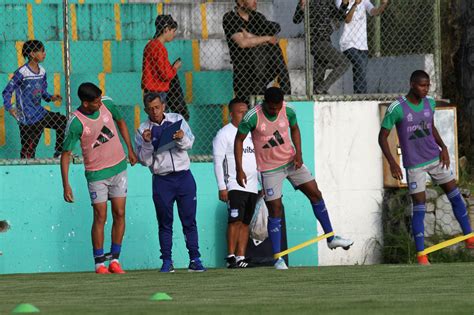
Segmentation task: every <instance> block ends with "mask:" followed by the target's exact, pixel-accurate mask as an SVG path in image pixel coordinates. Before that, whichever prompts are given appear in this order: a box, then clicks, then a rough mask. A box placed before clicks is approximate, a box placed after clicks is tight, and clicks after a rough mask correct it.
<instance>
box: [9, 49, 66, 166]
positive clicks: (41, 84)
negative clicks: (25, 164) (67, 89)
mask: <svg viewBox="0 0 474 315" xmlns="http://www.w3.org/2000/svg"><path fill="white" fill-rule="evenodd" d="M21 54H22V55H23V57H25V58H28V62H27V63H25V64H24V65H23V66H21V67H20V68H18V69H17V70H16V71H15V73H14V74H13V77H12V79H11V80H10V82H8V84H7V86H6V87H5V90H3V93H2V95H3V104H4V106H5V110H7V111H8V112H9V113H10V114H11V115H12V116H13V118H15V120H16V121H17V122H18V127H19V128H20V140H21V151H20V158H22V159H34V158H35V155H36V147H37V146H38V142H39V140H40V138H41V135H42V134H43V131H44V129H45V128H50V129H55V130H56V144H55V146H54V149H55V151H54V155H53V157H54V158H57V157H59V156H60V155H61V152H62V145H63V141H64V130H65V129H66V124H67V118H66V116H64V115H61V114H60V113H55V112H50V111H49V110H47V109H46V108H44V107H43V106H42V105H41V100H44V101H46V102H51V101H52V102H55V101H61V100H62V97H61V95H50V94H49V93H48V82H47V79H46V70H45V69H44V68H43V67H42V66H41V65H40V63H42V62H43V61H44V60H45V58H46V51H45V49H44V45H43V43H42V42H40V41H39V40H28V41H26V42H25V43H24V44H23V47H22V49H21ZM13 93H15V96H16V106H15V107H13V106H12V103H11V99H12V95H13Z"/></svg>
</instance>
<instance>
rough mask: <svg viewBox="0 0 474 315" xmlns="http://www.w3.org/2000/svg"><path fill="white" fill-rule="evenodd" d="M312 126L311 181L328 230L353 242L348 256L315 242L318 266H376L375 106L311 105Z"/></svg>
mask: <svg viewBox="0 0 474 315" xmlns="http://www.w3.org/2000/svg"><path fill="white" fill-rule="evenodd" d="M314 126H315V127H314V128H315V129H314V133H315V150H314V157H315V173H316V180H317V182H318V185H319V188H320V189H321V191H322V192H323V196H324V198H325V201H326V205H327V208H328V211H329V214H330V218H331V220H332V224H333V228H334V230H335V232H336V234H340V235H342V236H344V237H349V238H351V239H353V240H354V241H355V243H354V246H353V247H352V248H351V249H350V250H349V251H344V250H342V249H337V250H335V251H330V250H329V249H328V248H327V246H326V244H325V242H320V243H319V264H320V265H344V264H372V263H377V262H379V261H380V253H379V251H378V250H377V248H375V247H374V245H375V242H376V241H381V239H382V229H381V226H382V225H381V202H382V193H383V182H382V178H383V174H382V153H381V151H380V149H379V147H378V144H377V136H378V132H379V128H380V119H379V109H378V102H324V103H316V104H315V110H314ZM320 233H322V231H320Z"/></svg>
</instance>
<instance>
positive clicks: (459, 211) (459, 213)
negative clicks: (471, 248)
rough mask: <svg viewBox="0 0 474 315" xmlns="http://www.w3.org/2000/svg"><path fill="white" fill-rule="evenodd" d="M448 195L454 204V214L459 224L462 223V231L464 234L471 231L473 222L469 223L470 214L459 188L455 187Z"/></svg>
mask: <svg viewBox="0 0 474 315" xmlns="http://www.w3.org/2000/svg"><path fill="white" fill-rule="evenodd" d="M447 196H448V199H449V201H450V202H451V205H452V206H453V212H454V216H455V217H456V219H457V220H458V222H459V225H461V229H462V232H463V233H464V235H466V234H469V233H471V232H472V229H471V224H470V223H469V216H468V214H467V210H466V205H465V204H464V201H463V200H462V196H461V192H460V191H459V189H458V188H454V190H453V191H451V192H450V193H448V194H447Z"/></svg>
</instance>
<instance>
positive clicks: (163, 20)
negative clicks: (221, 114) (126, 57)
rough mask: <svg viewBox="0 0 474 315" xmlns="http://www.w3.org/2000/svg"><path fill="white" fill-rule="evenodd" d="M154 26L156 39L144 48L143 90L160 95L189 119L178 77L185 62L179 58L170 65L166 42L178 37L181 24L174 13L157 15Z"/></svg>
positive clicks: (169, 105)
mask: <svg viewBox="0 0 474 315" xmlns="http://www.w3.org/2000/svg"><path fill="white" fill-rule="evenodd" d="M155 28H156V31H155V35H154V36H153V39H152V40H150V41H149V42H148V43H147V45H146V46H145V49H144V51H143V65H142V73H143V74H142V89H143V90H144V92H145V93H148V92H154V93H158V94H160V96H161V99H162V100H163V101H164V102H165V103H166V104H167V107H168V108H169V109H170V110H171V111H172V112H176V113H179V114H181V115H182V116H184V118H185V119H188V118H189V114H188V110H187V109H186V104H185V102H184V96H183V91H182V89H181V85H180V82H179V78H178V76H177V73H178V70H179V69H180V68H181V66H182V62H181V59H180V58H178V59H176V60H175V61H174V62H173V64H171V63H170V62H169V60H168V51H167V49H166V47H165V43H168V42H171V41H172V40H173V39H174V38H175V36H176V29H177V28H178V23H177V22H176V21H175V20H174V19H173V17H172V16H171V15H158V16H157V17H156V20H155Z"/></svg>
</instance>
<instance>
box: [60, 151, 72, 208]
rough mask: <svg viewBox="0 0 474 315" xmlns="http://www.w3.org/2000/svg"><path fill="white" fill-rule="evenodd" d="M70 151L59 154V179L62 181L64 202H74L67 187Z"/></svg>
mask: <svg viewBox="0 0 474 315" xmlns="http://www.w3.org/2000/svg"><path fill="white" fill-rule="evenodd" d="M70 157H71V151H64V152H63V153H62V154H61V178H62V181H63V197H64V200H65V201H66V202H74V195H73V194H72V189H71V186H70V185H69V161H70Z"/></svg>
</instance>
